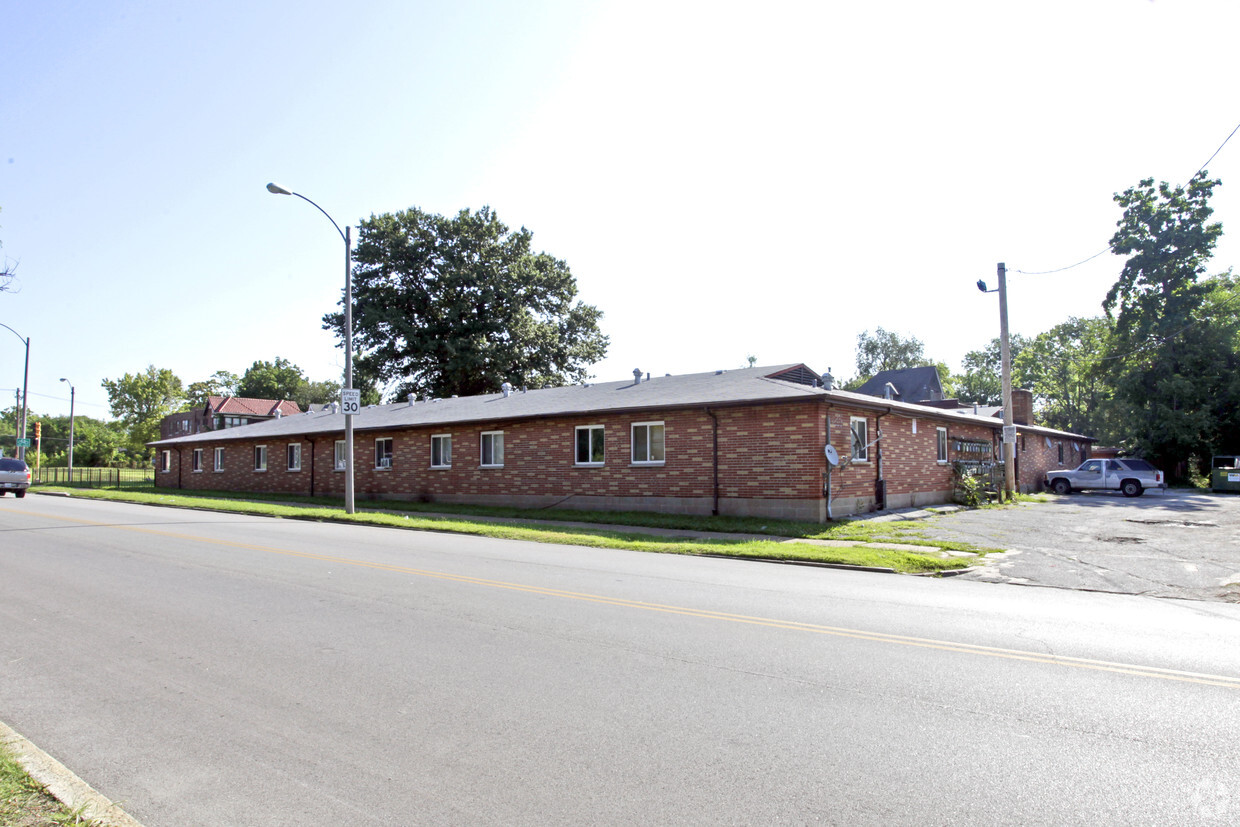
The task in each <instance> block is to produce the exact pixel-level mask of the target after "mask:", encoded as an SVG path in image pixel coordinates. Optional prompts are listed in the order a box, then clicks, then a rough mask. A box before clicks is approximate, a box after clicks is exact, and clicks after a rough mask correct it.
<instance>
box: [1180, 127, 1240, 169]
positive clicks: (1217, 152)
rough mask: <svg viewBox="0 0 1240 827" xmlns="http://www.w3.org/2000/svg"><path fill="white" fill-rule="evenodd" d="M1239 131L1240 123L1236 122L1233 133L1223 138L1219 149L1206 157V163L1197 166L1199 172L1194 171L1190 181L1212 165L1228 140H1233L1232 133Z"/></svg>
mask: <svg viewBox="0 0 1240 827" xmlns="http://www.w3.org/2000/svg"><path fill="white" fill-rule="evenodd" d="M1237 131H1240V123H1238V124H1236V128H1235V129H1233V130H1232V131H1231V135H1228V136H1227V137H1226V138H1224V139H1223V142H1222V143H1221V144H1219V145H1218V149H1216V150H1214V154H1213V155H1211V156H1210V157H1209V158H1208V159H1206V162H1205V163H1204V164H1202V165H1201V166H1199V167H1197V172H1194V173H1193V174H1192V175H1190V176H1189V178H1188V180H1190V181H1191V180H1193V179H1194V178H1196V177H1197V174H1198V173H1200V172H1201V171H1202V170H1203V169H1205V168H1206V167H1208V166H1210V161H1213V160H1214V159H1215V158H1217V157H1218V154H1219V153H1220V152H1222V151H1223V147H1225V146H1227V142H1228V141H1230V140H1231V138H1232V135H1235V134H1236V132H1237Z"/></svg>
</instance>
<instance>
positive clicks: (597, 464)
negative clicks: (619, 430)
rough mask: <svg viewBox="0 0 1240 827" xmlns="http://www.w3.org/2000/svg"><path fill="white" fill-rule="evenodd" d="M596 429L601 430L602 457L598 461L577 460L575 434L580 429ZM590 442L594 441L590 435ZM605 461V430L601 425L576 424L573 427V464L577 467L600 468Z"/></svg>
mask: <svg viewBox="0 0 1240 827" xmlns="http://www.w3.org/2000/svg"><path fill="white" fill-rule="evenodd" d="M596 428H597V429H598V430H600V431H602V432H603V459H602V461H600V462H578V461H577V434H578V433H580V432H581V431H593V430H595V429H596ZM590 443H591V444H593V443H594V438H593V436H591V438H590ZM606 463H607V430H606V428H605V427H604V426H603V425H578V426H577V427H575V428H574V429H573V465H575V466H577V467H578V468H601V467H602V466H603V465H605V464H606Z"/></svg>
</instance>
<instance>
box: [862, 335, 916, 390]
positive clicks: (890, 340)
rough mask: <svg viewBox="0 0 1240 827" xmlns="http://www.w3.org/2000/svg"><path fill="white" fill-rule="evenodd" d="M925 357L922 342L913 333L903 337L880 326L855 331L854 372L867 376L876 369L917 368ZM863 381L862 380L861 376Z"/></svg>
mask: <svg viewBox="0 0 1240 827" xmlns="http://www.w3.org/2000/svg"><path fill="white" fill-rule="evenodd" d="M929 364H932V362H931V361H930V360H928V359H926V354H925V345H923V344H922V342H921V340H920V339H918V338H917V337H915V336H909V337H908V338H904V337H903V336H900V335H899V334H898V333H891V332H889V331H886V330H883V329H882V328H881V327H880V328H877V329H875V331H874V332H873V333H870V331H868V330H863V331H861V333H859V334H857V376H859V377H865V378H866V379H869V378H870V377H872V376H874V374H876V373H878V372H879V371H884V370H899V369H901V368H919V367H922V366H923V365H929ZM863 381H864V380H863Z"/></svg>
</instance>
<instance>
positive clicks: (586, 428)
mask: <svg viewBox="0 0 1240 827" xmlns="http://www.w3.org/2000/svg"><path fill="white" fill-rule="evenodd" d="M575 442H576V444H575V449H576V450H575V454H574V458H575V461H576V463H577V464H578V465H602V464H603V426H602V425H578V426H577V428H576V431H575Z"/></svg>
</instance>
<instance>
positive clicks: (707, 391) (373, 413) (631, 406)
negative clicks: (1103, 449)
mask: <svg viewBox="0 0 1240 827" xmlns="http://www.w3.org/2000/svg"><path fill="white" fill-rule="evenodd" d="M781 374H782V375H783V377H784V378H780V376H781ZM816 375H817V374H814V373H813V372H812V371H811V370H809V369H808V368H807V367H806V366H805V365H803V364H798V363H794V364H787V365H775V366H770V367H758V368H740V369H737V370H728V371H718V372H712V373H693V374H686V375H682V376H656V377H653V378H651V379H649V380H647V379H643V380H642V381H641V382H640V383H635V382H634V381H633V380H632V379H628V380H625V381H621V382H598V383H591V384H588V385H568V386H565V387H560V388H545V389H542V390H532V391H529V392H526V393H523V392H521V391H520V390H515V391H513V392H512V393H511V394H510V395H508V396H506V397H505V396H504V395H503V394H502V393H494V394H485V395H482V396H467V397H460V398H451V399H436V400H431V401H423V400H418V401H417V402H416V403H415V404H413V405H410V404H409V403H408V402H397V403H392V404H388V405H375V406H372V407H368V408H363V409H362V411H361V412H360V413H358V414H356V415H355V416H354V417H353V429H354V431H380V430H399V429H402V428H411V427H429V426H440V425H454V424H464V423H474V422H497V421H510V420H518V419H546V418H550V417H563V416H582V415H589V414H603V413H612V412H623V411H633V412H636V411H642V410H654V409H671V408H690V407H702V406H708V405H719V406H725V405H735V404H755V403H763V402H789V401H795V400H798V399H822V400H823V401H830V402H836V403H838V404H841V405H850V406H853V407H860V408H869V409H883V410H891V411H892V412H893V413H903V414H904V415H906V416H919V417H926V418H935V419H940V420H961V421H967V422H973V423H978V422H980V423H982V424H986V425H989V426H991V427H994V428H998V427H1002V424H1003V423H1002V422H1000V421H998V420H993V419H990V420H987V419H983V418H979V417H975V416H973V415H972V413H966V412H963V411H947V410H941V409H933V408H927V407H924V406H921V405H913V404H908V403H902V402H894V401H889V400H886V399H876V398H874V397H872V396H866V395H863V394H857V393H849V392H847V391H827V390H824V389H822V388H819V387H812V386H810V385H807V384H804V383H805V382H806V381H810V377H813V376H816ZM1038 430H1046V429H1038ZM343 431H344V414H339V413H332V412H331V410H330V409H328V410H323V411H312V412H309V413H303V414H295V415H293V416H285V417H281V418H279V419H271V420H267V421H265V422H258V423H255V424H253V425H243V426H241V427H237V428H227V429H224V430H218V431H208V432H205V433H200V434H191V435H187V436H182V437H175V438H171V439H163V440H159V441H157V442H152V443H149V444H150V445H153V446H170V445H186V444H192V443H197V442H219V441H222V440H232V439H268V438H270V439H280V438H283V437H296V436H314V435H317V434H339V433H343ZM1050 433H1055V432H1050Z"/></svg>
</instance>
